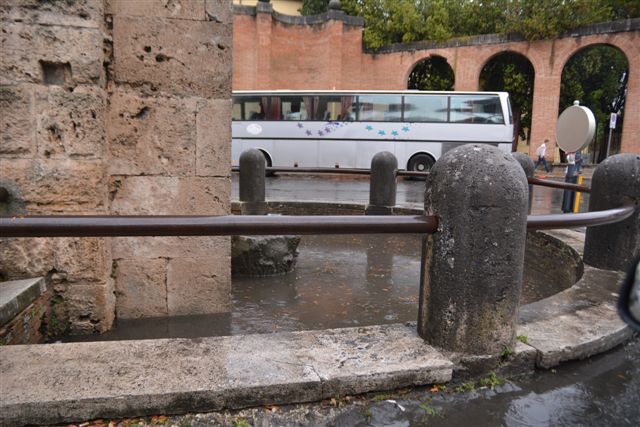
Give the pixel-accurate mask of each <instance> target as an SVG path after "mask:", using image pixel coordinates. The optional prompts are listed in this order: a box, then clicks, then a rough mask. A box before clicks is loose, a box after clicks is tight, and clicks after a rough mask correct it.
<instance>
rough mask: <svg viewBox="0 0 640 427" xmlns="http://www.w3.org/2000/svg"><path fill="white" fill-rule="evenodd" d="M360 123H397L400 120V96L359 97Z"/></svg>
mask: <svg viewBox="0 0 640 427" xmlns="http://www.w3.org/2000/svg"><path fill="white" fill-rule="evenodd" d="M359 105H360V115H359V117H360V121H375V122H399V121H401V120H402V97H401V96H400V95H360V97H359Z"/></svg>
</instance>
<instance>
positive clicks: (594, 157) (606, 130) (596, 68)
mask: <svg viewBox="0 0 640 427" xmlns="http://www.w3.org/2000/svg"><path fill="white" fill-rule="evenodd" d="M628 75H629V62H628V61H627V57H626V56H625V54H624V53H622V51H621V50H619V49H618V48H616V47H613V46H611V45H606V44H594V45H590V46H587V47H585V48H583V49H580V50H579V51H577V52H576V53H574V54H573V55H572V56H571V57H570V58H569V60H568V61H567V63H566V64H565V65H564V68H563V69H562V80H561V84H560V105H559V110H558V111H559V113H562V111H564V110H565V109H566V108H567V107H570V106H571V105H572V104H573V101H575V100H577V101H580V105H582V106H584V107H587V108H589V109H590V110H591V111H593V115H594V116H595V118H596V135H595V137H594V139H593V142H591V144H589V145H588V146H587V147H585V149H583V150H582V154H583V156H582V157H583V162H584V163H593V164H596V163H600V162H601V161H602V160H604V159H605V158H606V157H607V152H608V155H612V154H617V153H619V152H620V142H621V139H622V124H623V123H622V122H623V120H624V104H625V100H626V94H627V79H628ZM612 114H616V119H615V125H614V126H610V125H611V124H613V123H614V121H613V120H611V115H612ZM560 156H561V159H562V160H563V161H564V159H565V157H564V153H562V152H561V153H560Z"/></svg>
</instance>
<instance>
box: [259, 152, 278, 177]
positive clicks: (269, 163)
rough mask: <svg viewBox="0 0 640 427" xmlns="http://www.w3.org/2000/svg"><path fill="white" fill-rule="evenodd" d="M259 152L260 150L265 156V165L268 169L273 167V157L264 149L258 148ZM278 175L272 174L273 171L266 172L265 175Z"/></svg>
mask: <svg viewBox="0 0 640 427" xmlns="http://www.w3.org/2000/svg"><path fill="white" fill-rule="evenodd" d="M258 150H260V152H261V153H262V155H263V156H264V165H265V166H266V167H268V168H270V167H271V166H273V160H271V155H270V154H269V153H267V152H266V151H265V150H263V149H262V148H258ZM275 174H276V173H275V172H272V171H266V172H265V173H264V175H265V176H274V175H275Z"/></svg>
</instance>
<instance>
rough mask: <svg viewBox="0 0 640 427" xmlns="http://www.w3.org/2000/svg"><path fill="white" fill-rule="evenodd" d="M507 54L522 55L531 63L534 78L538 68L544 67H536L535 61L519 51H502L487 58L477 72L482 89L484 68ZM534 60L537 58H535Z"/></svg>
mask: <svg viewBox="0 0 640 427" xmlns="http://www.w3.org/2000/svg"><path fill="white" fill-rule="evenodd" d="M505 53H515V54H516V55H520V56H522V57H524V58H526V59H527V61H529V64H531V67H532V68H533V74H534V77H535V75H536V74H537V73H538V68H541V67H542V65H541V64H538V67H536V64H535V63H534V61H532V60H531V58H530V57H529V56H528V55H526V54H524V53H522V52H520V50H519V49H513V48H507V49H502V50H499V51H496V52H495V53H494V54H493V55H491V56H489V57H487V58H486V60H485V61H484V62H481V65H480V68H478V72H477V75H478V77H477V81H478V87H480V74H482V70H483V69H484V67H486V66H487V64H488V63H489V62H490V61H491V60H493V59H494V58H496V57H498V56H500V55H503V54H505ZM534 58H535V56H534ZM537 62H539V61H537Z"/></svg>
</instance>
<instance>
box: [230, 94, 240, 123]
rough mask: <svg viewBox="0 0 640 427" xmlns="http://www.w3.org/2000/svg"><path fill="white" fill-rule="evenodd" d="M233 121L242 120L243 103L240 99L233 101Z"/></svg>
mask: <svg viewBox="0 0 640 427" xmlns="http://www.w3.org/2000/svg"><path fill="white" fill-rule="evenodd" d="M231 120H242V101H240V99H238V98H234V99H233V110H232V113H231Z"/></svg>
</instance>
